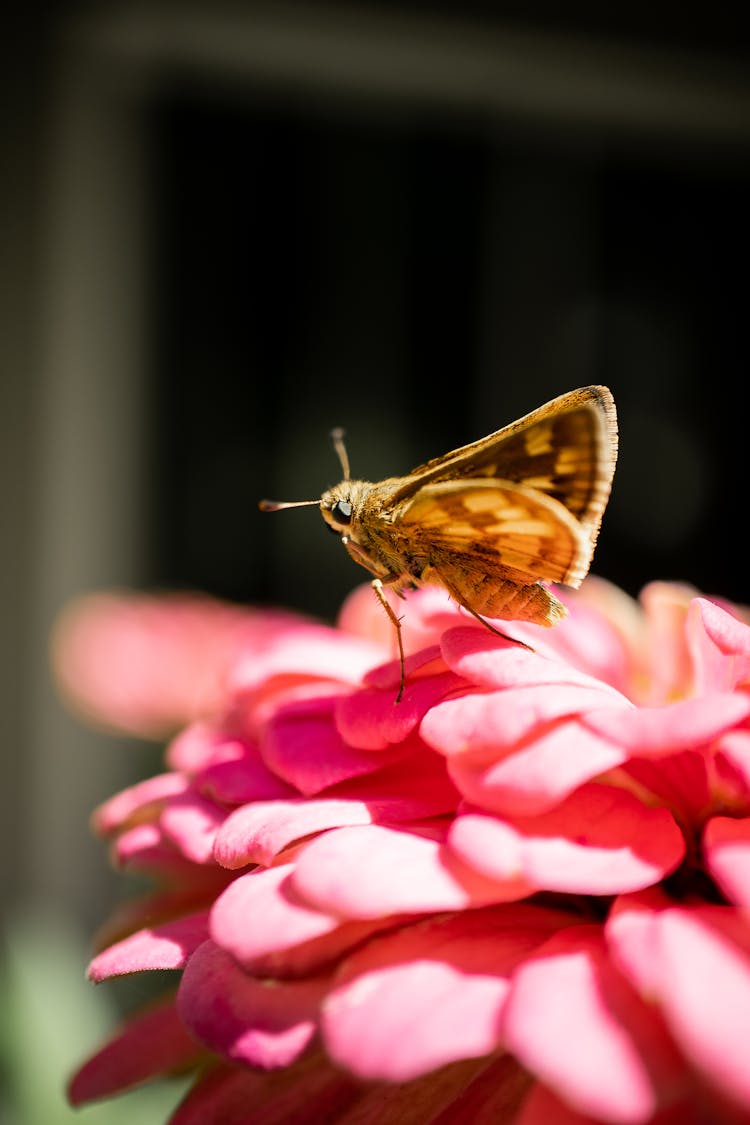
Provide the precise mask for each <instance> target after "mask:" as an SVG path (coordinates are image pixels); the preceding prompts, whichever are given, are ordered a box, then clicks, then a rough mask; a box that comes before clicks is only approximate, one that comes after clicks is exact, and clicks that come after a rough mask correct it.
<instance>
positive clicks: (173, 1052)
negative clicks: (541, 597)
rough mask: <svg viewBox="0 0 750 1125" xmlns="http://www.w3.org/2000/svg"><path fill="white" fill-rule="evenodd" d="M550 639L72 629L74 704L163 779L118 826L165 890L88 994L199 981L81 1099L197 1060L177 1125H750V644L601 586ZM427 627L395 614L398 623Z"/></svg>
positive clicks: (739, 625)
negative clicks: (102, 987) (147, 741)
mask: <svg viewBox="0 0 750 1125" xmlns="http://www.w3.org/2000/svg"><path fill="white" fill-rule="evenodd" d="M565 597H566V600H567V602H568V605H569V609H570V614H569V616H568V618H566V620H565V621H564V622H563V623H562V624H560V625H558V626H557V627H556V628H554V629H550V630H546V629H539V628H537V627H535V626H520V625H509V624H508V623H507V622H504V623H503V631H504V632H505V631H508V632H512V633H513V634H514V636H517V637H518V638H519V639H522V640H523V641H525V642H526V643H527V644H528V645H530V646H531V647H532V649H533V651H530V650H529V649H527V648H524V647H521V646H519V645H516V644H514V643H512V642H511V641H509V640H508V639H506V638H503V637H498V636H496V635H494V634H493V633H491V632H489V631H488V630H486V629H484V628H483V627H482V626H481V625H480V624H479V623H477V622H476V621H474V619H473V618H471V617H469V616H468V615H467V614H465V613H464V612H462V611H461V610H459V609H458V608H457V607H456V606H455V605H454V604H453V603H452V602H451V601H450V600H449V599H448V598H447V596H446V595H445V594H444V593H443V592H442V591H441V590H438V589H429V588H428V589H424V590H422V591H419V592H417V593H415V594H413V595H412V596H410V597H409V598H408V600H407V602H406V603H401V604H400V606H399V613H403V615H404V617H403V635H404V642H405V647H406V651H407V654H408V655H407V660H406V677H407V679H406V690H405V692H404V695H403V699H402V701H401V702H400V703H398V704H396V702H395V698H396V693H397V690H398V685H399V664H398V662H397V661H395V660H394V659H393V655H394V652H393V636H392V630H391V627H390V625H389V623H388V621H387V620H386V618H385V615H384V614H383V613H382V610H381V609H380V607H378V606H377V605H376V603H375V601H374V599H373V598H372V594H371V591H370V590H369V588H368V587H363V588H361V589H358V590H357V591H355V592H354V594H353V595H351V597H350V598H349V599H348V600H347V602H346V603H345V605H344V607H343V609H342V612H341V614H340V617H339V621H338V624H337V626H336V627H335V628H332V627H328V626H325V625H323V624H320V623H316V622H313V621H309V620H304V619H302V618H298V617H295V616H293V615H290V614H281V613H271V612H260V611H259V612H253V611H250V610H242V609H238V608H234V607H228V606H223V605H220V604H218V603H215V602H212V601H210V600H209V599H197V600H191V599H189V598H182V599H180V598H173V599H167V598H165V599H148V598H142V597H137V596H131V597H128V596H126V595H121V596H115V595H112V596H103V597H95V598H92V599H90V600H83V601H82V602H81V603H79V604H77V605H76V606H74V607H72V608H71V609H70V611H69V612H68V613H66V615H65V616H64V617H63V619H62V621H61V624H60V627H59V629H58V630H57V633H56V636H55V643H54V654H55V667H56V669H57V672H58V677H59V682H60V684H61V688H62V691H63V693H64V694H65V696H66V697H67V698H68V699H71V700H72V701H73V702H74V703H75V704H76V705H77V706H78V707H79V708H81V709H83V710H84V711H85V713H86V714H87V715H88V716H89V717H90V718H94V719H95V720H96V721H99V722H103V723H108V724H109V725H110V726H115V727H119V728H120V729H125V730H128V731H130V732H131V733H138V734H142V735H144V736H151V737H152V736H155V735H160V734H163V732H164V729H165V726H166V725H168V724H170V723H171V724H173V725H177V726H179V727H181V729H179V730H178V731H177V732H176V734H175V735H174V737H173V738H172V739H171V741H170V742H169V744H168V746H167V749H166V769H165V770H164V771H163V772H160V773H159V774H157V775H156V776H154V777H152V778H149V779H148V780H145V781H142V782H140V783H139V784H136V785H135V786H134V787H133V788H131V789H129V790H127V791H126V792H123V793H120V794H118V795H117V796H115V797H113V798H112V799H111V800H110V801H108V802H107V803H105V804H104V805H103V806H102V807H100V808H99V809H98V810H97V811H96V812H95V814H94V827H95V829H96V831H97V832H99V833H100V834H101V835H102V836H104V837H106V838H108V839H109V840H110V841H111V848H112V855H113V858H114V861H115V862H116V863H117V864H118V865H119V866H120V867H121V868H123V869H124V870H125V871H130V872H135V873H138V874H140V875H143V874H146V875H148V876H151V877H152V879H153V889H152V890H151V891H150V892H149V893H147V894H146V895H145V896H142V897H139V898H135V899H131V900H129V901H128V902H127V903H126V905H125V906H124V907H123V908H122V909H121V910H120V911H119V912H118V913H117V914H116V916H115V917H114V918H112V919H110V920H109V922H108V923H107V925H106V926H105V928H104V929H103V931H102V933H101V935H100V939H99V947H98V948H99V951H98V952H97V953H96V955H95V956H94V958H93V960H92V962H91V964H90V967H89V975H90V977H91V979H92V980H94V981H97V982H98V981H104V980H108V979H110V978H112V977H118V976H123V975H127V974H131V973H142V972H147V971H149V970H150V971H153V970H164V969H171V970H174V971H175V976H176V980H177V984H176V988H175V989H174V990H173V991H171V992H170V993H169V994H168V995H166V996H164V997H163V999H161V1000H160V1001H159V1002H156V1003H153V1004H151V1005H150V1006H149V1007H148V1008H147V1009H145V1010H142V1011H139V1012H136V1013H134V1014H131V1015H130V1017H129V1018H128V1019H127V1020H126V1022H125V1024H124V1026H123V1027H122V1028H120V1029H119V1030H118V1031H116V1032H115V1033H114V1035H113V1038H112V1039H111V1040H110V1041H109V1042H108V1043H106V1044H105V1045H104V1046H103V1047H101V1048H100V1049H99V1050H98V1051H97V1052H96V1054H94V1055H93V1057H91V1058H90V1059H89V1060H88V1061H87V1062H85V1063H84V1064H83V1066H82V1067H81V1068H80V1069H79V1071H78V1073H77V1074H76V1075H75V1076H74V1077H73V1079H72V1081H71V1084H70V1097H71V1100H72V1101H73V1102H74V1103H75V1104H80V1103H84V1102H87V1101H91V1100H95V1099H99V1098H102V1097H106V1096H109V1095H112V1094H115V1093H117V1092H118V1091H121V1090H124V1089H127V1088H129V1087H131V1086H133V1085H135V1084H138V1083H142V1082H145V1081H147V1080H148V1079H151V1078H153V1077H155V1076H157V1075H160V1074H166V1073H171V1072H175V1071H184V1070H186V1069H189V1068H194V1070H195V1079H194V1082H193V1085H192V1086H191V1088H190V1090H189V1092H188V1093H187V1095H186V1097H185V1098H184V1100H183V1101H182V1103H181V1104H180V1106H179V1107H178V1108H177V1109H176V1111H175V1112H174V1114H173V1116H172V1118H171V1125H207V1123H208V1125H211V1123H216V1125H219V1123H220V1125H240V1123H242V1125H244V1123H255V1122H258V1123H267V1122H277V1123H278V1122H295V1123H296V1122H304V1121H309V1122H339V1123H343V1122H347V1123H353V1122H355V1121H356V1122H375V1121H377V1122H390V1121H393V1122H399V1123H422V1122H431V1123H438V1122H439V1123H440V1125H447V1123H449V1122H458V1121H471V1122H493V1123H495V1122H514V1123H516V1125H548V1123H553V1125H555V1123H559V1125H574V1123H585V1122H608V1123H615V1125H645V1123H654V1125H677V1123H683V1122H687V1123H695V1125H698V1123H709V1122H710V1123H714V1122H720V1123H727V1125H738V1123H742V1122H748V1121H750V922H749V918H750V914H749V911H750V690H749V688H750V627H749V626H748V624H746V623H745V621H744V620H743V612H742V611H740V610H738V609H737V608H735V607H731V606H729V605H724V604H720V603H718V602H716V601H714V600H709V599H707V598H704V597H700V596H698V595H697V594H696V593H695V591H692V590H690V589H687V588H685V587H680V586H676V585H669V584H664V583H661V584H660V583H654V584H652V585H650V586H649V587H647V588H646V590H645V591H644V592H643V594H642V597H641V599H640V604H637V603H635V602H633V601H631V599H629V598H628V597H627V596H626V595H625V594H624V593H622V592H620V591H618V590H616V589H615V588H613V587H611V586H609V585H607V584H606V583H604V582H602V581H600V580H597V579H594V578H589V579H587V581H586V582H585V583H584V586H583V588H582V590H581V591H579V592H578V594H575V595H573V594H566V595H565ZM402 607H403V608H402Z"/></svg>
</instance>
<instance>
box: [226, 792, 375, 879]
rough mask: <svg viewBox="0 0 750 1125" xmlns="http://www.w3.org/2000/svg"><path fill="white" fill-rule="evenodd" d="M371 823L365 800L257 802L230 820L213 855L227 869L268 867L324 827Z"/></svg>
mask: <svg viewBox="0 0 750 1125" xmlns="http://www.w3.org/2000/svg"><path fill="white" fill-rule="evenodd" d="M371 821H372V815H371V814H370V812H369V810H368V808H367V805H366V804H365V802H364V801H345V800H335V799H329V800H325V799H323V798H318V800H316V801H309V800H306V799H303V798H299V799H297V800H295V801H256V802H255V804H253V805H246V806H244V807H243V808H241V809H236V810H235V812H233V813H231V814H230V815H229V817H227V819H226V820H225V821H224V824H223V825H222V827H221V829H220V831H219V833H218V835H217V837H216V845H215V848H214V855H215V858H216V860H217V862H218V863H221V864H222V865H223V866H224V867H230V868H236V867H244V866H245V865H246V864H248V863H260V864H263V865H264V866H266V867H268V866H270V864H271V863H273V860H274V859H275V858H276V856H277V855H278V854H279V852H281V851H283V850H284V848H286V847H287V846H288V845H289V844H291V843H292V842H293V841H294V840H300V839H301V838H302V837H303V836H309V835H313V834H315V833H318V832H321V831H323V829H325V828H339V827H341V826H342V825H344V824H369V823H370V822H371Z"/></svg>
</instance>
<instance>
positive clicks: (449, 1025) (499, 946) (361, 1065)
mask: <svg viewBox="0 0 750 1125" xmlns="http://www.w3.org/2000/svg"><path fill="white" fill-rule="evenodd" d="M536 911H537V908H534V907H528V906H522V907H519V908H517V909H515V910H514V909H513V908H510V909H507V908H494V909H485V910H481V911H469V912H463V913H461V914H457V915H449V916H447V917H446V916H441V917H439V918H431V919H429V920H426V921H424V922H420V923H418V924H416V925H411V926H405V927H404V928H402V929H400V930H397V931H395V932H394V933H391V934H387V935H385V936H382V937H378V938H374V939H373V940H372V941H370V942H368V943H367V945H366V946H364V947H363V948H362V949H360V950H358V951H356V952H354V953H352V955H351V956H350V957H349V958H347V960H346V961H344V963H343V965H342V967H341V968H340V970H339V973H338V975H337V978H336V984H335V987H334V988H333V989H332V991H331V992H330V993H329V994H328V996H327V997H326V999H325V1002H324V1004H323V1008H322V1013H321V1030H322V1034H323V1038H324V1041H325V1044H326V1047H327V1050H328V1053H329V1054H330V1056H331V1058H332V1059H333V1060H334V1062H336V1063H338V1064H340V1065H342V1066H344V1067H346V1068H347V1069H349V1070H351V1071H353V1072H354V1073H355V1074H357V1075H359V1077H361V1078H365V1079H387V1080H388V1081H389V1082H404V1081H408V1080H410V1079H412V1078H414V1077H416V1076H418V1075H420V1074H424V1073H426V1072H428V1071H431V1070H434V1069H437V1068H438V1067H441V1066H444V1065H445V1064H446V1063H449V1062H453V1061H454V1060H456V1059H463V1058H471V1057H476V1056H481V1055H487V1054H490V1053H491V1052H492V1051H494V1050H495V1049H496V1048H497V1047H498V1045H499V1042H500V1019H501V1013H502V1009H503V1004H504V1002H505V997H506V995H507V993H508V988H509V977H510V974H511V973H512V971H513V969H514V968H515V966H516V965H517V964H518V963H519V961H521V960H522V959H523V958H524V957H525V956H527V955H528V954H529V953H530V952H531V951H533V950H534V949H536V948H537V947H538V946H539V944H540V943H541V942H543V941H544V940H545V938H546V937H547V936H548V934H549V933H550V929H551V927H554V926H555V925H556V924H559V921H560V916H559V915H555V914H550V915H548V914H547V913H546V912H545V911H544V910H540V911H539V912H538V914H537V913H536ZM417 1030H418V1033H417ZM396 1044H397V1045H398V1046H397V1049H394V1045H396Z"/></svg>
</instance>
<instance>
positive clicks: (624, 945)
mask: <svg viewBox="0 0 750 1125" xmlns="http://www.w3.org/2000/svg"><path fill="white" fill-rule="evenodd" d="M673 906H674V899H672V898H669V897H668V896H667V895H666V894H665V892H664V891H663V890H662V888H661V887H649V888H648V889H647V890H645V891H640V892H637V893H636V894H628V895H622V896H621V897H620V898H618V899H617V900H616V901H615V902H614V903H613V905H612V909H611V910H610V912H609V916H608V917H607V921H606V922H605V924H604V934H605V938H606V941H607V948H608V949H609V952H610V954H611V956H612V959H613V962H614V964H615V965H616V966H617V967H618V968H619V969H620V970H621V972H623V973H624V974H625V976H626V977H627V978H628V980H630V981H631V983H632V984H633V985H634V986H635V988H636V989H637V991H638V992H639V993H640V994H641V996H643V997H644V998H645V999H647V1000H648V999H653V998H654V997H655V996H657V995H658V992H659V981H660V977H661V946H660V943H659V921H658V919H659V914H660V913H661V911H663V910H667V909H670V908H671V907H673Z"/></svg>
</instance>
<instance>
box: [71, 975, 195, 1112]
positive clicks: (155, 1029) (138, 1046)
mask: <svg viewBox="0 0 750 1125" xmlns="http://www.w3.org/2000/svg"><path fill="white" fill-rule="evenodd" d="M201 1054H202V1049H201V1048H200V1047H199V1045H198V1044H197V1043H196V1042H195V1039H194V1038H193V1037H192V1035H189V1034H188V1032H187V1031H186V1030H185V1026H184V1024H183V1023H182V1020H180V1018H179V1017H178V1015H177V1011H176V1009H175V1004H174V997H173V996H171V995H170V996H169V997H168V998H167V999H166V1000H160V1001H159V1003H158V1004H157V1005H155V1006H153V1007H149V1008H147V1009H145V1010H144V1011H141V1012H137V1013H135V1014H133V1015H130V1016H129V1017H128V1020H127V1023H126V1024H125V1025H124V1026H123V1027H122V1028H121V1030H120V1031H118V1032H117V1033H116V1034H115V1035H114V1036H113V1037H112V1038H111V1039H110V1040H109V1041H108V1042H107V1043H105V1044H104V1046H103V1047H101V1048H100V1049H99V1050H98V1051H97V1052H96V1054H95V1055H93V1056H92V1057H91V1058H90V1059H88V1060H87V1061H86V1062H85V1063H84V1064H83V1066H81V1067H80V1068H79V1070H78V1071H77V1072H76V1073H75V1074H74V1076H73V1078H72V1079H71V1081H70V1084H69V1086H68V1097H69V1099H70V1101H71V1103H72V1104H73V1105H74V1106H79V1105H84V1104H85V1103H86V1102H93V1101H98V1100H99V1099H100V1098H106V1097H111V1095H112V1094H119V1093H122V1092H123V1091H124V1090H129V1089H130V1088H131V1087H133V1086H138V1085H140V1083H142V1082H147V1081H148V1080H149V1079H151V1078H155V1077H156V1076H157V1075H160V1074H168V1073H169V1072H170V1071H176V1070H182V1069H183V1068H187V1067H189V1066H194V1065H195V1064H196V1063H197V1062H198V1060H199V1057H200V1055H201Z"/></svg>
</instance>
